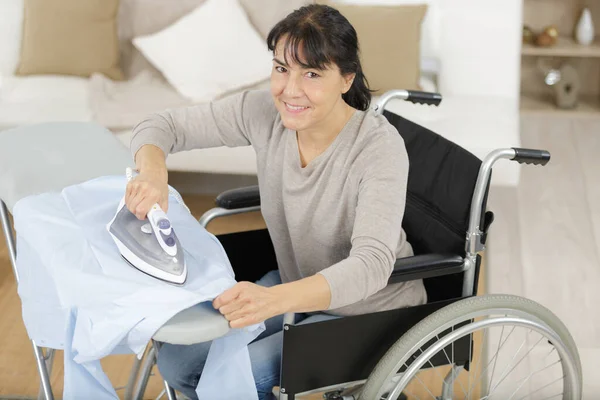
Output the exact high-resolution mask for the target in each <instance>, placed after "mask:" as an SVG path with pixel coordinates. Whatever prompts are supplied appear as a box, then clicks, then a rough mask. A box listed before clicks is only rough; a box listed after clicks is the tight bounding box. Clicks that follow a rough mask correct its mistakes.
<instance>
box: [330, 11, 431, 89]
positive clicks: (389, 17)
mask: <svg viewBox="0 0 600 400" xmlns="http://www.w3.org/2000/svg"><path fill="white" fill-rule="evenodd" d="M319 3H325V4H329V5H330V6H332V7H334V8H336V9H338V10H339V11H340V13H342V14H343V15H344V16H345V17H346V18H347V19H348V21H350V23H351V24H352V26H354V29H355V30H356V32H357V34H358V42H359V47H360V51H361V63H362V66H363V71H364V73H365V76H366V77H367V80H368V81H369V86H370V87H371V89H374V90H377V92H376V93H375V95H379V94H382V93H383V92H385V91H388V90H392V89H413V90H418V89H419V77H420V36H421V21H422V20H423V18H424V16H425V12H426V11H427V6H426V5H398V6H366V5H351V4H341V3H336V2H335V1H333V0H328V1H327V0H322V1H319Z"/></svg>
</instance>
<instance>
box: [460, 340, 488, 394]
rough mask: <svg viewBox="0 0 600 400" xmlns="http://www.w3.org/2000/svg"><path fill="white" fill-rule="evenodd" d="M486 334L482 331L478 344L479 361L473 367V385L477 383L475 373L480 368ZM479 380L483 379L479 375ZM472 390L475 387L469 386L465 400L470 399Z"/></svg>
mask: <svg viewBox="0 0 600 400" xmlns="http://www.w3.org/2000/svg"><path fill="white" fill-rule="evenodd" d="M486 333H487V329H485V330H484V331H483V336H482V338H481V343H480V346H479V353H478V354H479V360H477V365H476V366H475V368H474V369H473V370H474V371H475V378H474V381H475V382H473V383H474V385H476V382H477V371H478V370H479V368H480V367H481V360H483V343H485V335H486ZM470 374H471V371H469V375H470ZM479 378H480V379H483V376H482V375H481V374H480V375H479ZM459 383H460V381H459ZM461 387H462V384H461ZM474 388H475V386H471V385H470V384H469V392H468V393H467V399H470V398H471V391H472V390H473V389H474Z"/></svg>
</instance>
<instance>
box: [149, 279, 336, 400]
mask: <svg viewBox="0 0 600 400" xmlns="http://www.w3.org/2000/svg"><path fill="white" fill-rule="evenodd" d="M256 284H258V285H261V286H265V287H271V286H275V285H279V284H281V277H280V276H279V272H278V271H271V272H269V273H267V274H266V275H265V276H263V277H262V278H261V279H260V280H258V281H257V282H256ZM334 318H338V317H335V316H333V315H327V314H322V313H319V314H312V315H307V314H296V321H295V322H296V323H298V324H307V323H312V322H318V321H324V320H328V319H334ZM282 330H283V315H278V316H276V317H273V318H270V319H268V320H266V321H265V331H264V332H262V333H261V334H260V335H259V336H258V337H257V338H256V339H255V340H254V341H253V342H252V343H250V344H249V345H248V351H249V353H250V362H251V364H252V373H253V375H254V381H255V383H256V389H257V391H258V398H259V399H260V400H266V399H272V398H274V397H273V396H272V390H273V386H278V385H279V366H280V362H281V348H282V346H283V332H282ZM210 344H211V342H205V343H198V344H193V345H187V346H186V345H174V344H169V343H165V344H163V345H162V347H161V348H160V351H159V352H158V361H157V365H158V370H159V371H160V374H161V375H162V376H163V378H164V379H165V380H166V381H167V382H168V383H169V385H170V386H171V387H172V388H173V389H176V390H178V391H180V392H181V393H183V394H185V395H186V396H187V397H189V398H190V399H198V396H197V395H196V386H198V382H199V380H200V374H201V373H202V368H204V363H205V362H206V358H207V356H208V351H209V349H210Z"/></svg>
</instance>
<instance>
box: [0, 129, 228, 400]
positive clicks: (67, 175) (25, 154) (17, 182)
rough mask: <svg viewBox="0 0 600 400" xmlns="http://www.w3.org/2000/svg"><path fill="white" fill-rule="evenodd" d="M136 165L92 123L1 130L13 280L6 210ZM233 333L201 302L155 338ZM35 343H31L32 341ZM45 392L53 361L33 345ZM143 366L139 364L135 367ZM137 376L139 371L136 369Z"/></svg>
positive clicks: (0, 166)
mask: <svg viewBox="0 0 600 400" xmlns="http://www.w3.org/2000/svg"><path fill="white" fill-rule="evenodd" d="M128 166H129V167H134V165H133V161H132V157H131V155H130V153H129V150H128V149H127V148H126V147H125V146H123V145H122V144H121V142H119V141H118V139H117V138H115V137H114V135H113V134H112V133H111V132H110V131H108V130H107V129H105V128H104V127H101V126H98V125H96V124H93V123H85V122H52V123H44V124H36V125H28V126H22V127H19V128H13V129H9V130H5V131H1V132H0V200H2V204H1V206H2V207H1V208H2V210H1V211H2V222H3V226H4V234H5V236H6V240H7V244H8V248H9V253H10V254H9V255H10V258H11V262H12V263H13V270H14V272H15V276H16V277H17V282H18V275H17V270H16V266H15V259H16V254H15V246H14V242H13V241H14V236H13V232H12V228H11V227H10V223H9V221H8V216H7V211H8V212H11V213H12V211H13V207H14V206H15V204H16V203H17V202H18V201H19V200H20V199H23V198H25V197H27V196H31V195H35V194H40V193H46V192H53V191H61V190H62V189H63V188H64V187H66V186H70V185H74V184H78V183H81V182H84V181H87V180H90V179H94V178H97V177H100V176H106V175H120V174H123V173H124V171H125V168H126V167H128ZM228 331H229V324H228V321H227V320H226V319H225V318H224V317H223V316H222V315H221V314H220V313H218V311H216V310H214V309H213V308H212V307H210V305H207V304H198V305H196V306H194V307H191V308H188V309H186V310H184V311H182V312H180V313H179V314H177V315H175V316H174V317H173V318H171V319H170V320H169V321H168V322H167V323H166V324H165V325H163V326H162V327H161V328H160V329H159V330H158V331H157V332H156V334H155V335H154V337H153V339H154V340H156V341H158V342H167V343H173V344H193V343H200V342H206V341H210V340H213V339H215V338H217V337H221V336H223V335H225V334H226V333H227V332H228ZM32 342H33V341H32ZM33 345H34V351H35V353H36V354H35V355H36V361H37V364H38V371H39V372H40V376H41V380H42V391H43V393H44V394H45V397H46V399H48V400H49V399H52V398H53V396H52V393H51V389H50V384H49V380H48V376H49V371H48V370H49V367H50V366H51V359H50V362H44V361H45V360H46V359H47V357H46V356H44V353H43V350H42V348H41V347H38V346H37V345H36V343H35V342H33ZM136 367H139V365H136ZM136 373H137V371H136Z"/></svg>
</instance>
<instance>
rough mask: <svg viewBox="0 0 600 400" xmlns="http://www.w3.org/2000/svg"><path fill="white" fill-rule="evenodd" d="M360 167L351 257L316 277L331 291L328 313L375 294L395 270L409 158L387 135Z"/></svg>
mask: <svg viewBox="0 0 600 400" xmlns="http://www.w3.org/2000/svg"><path fill="white" fill-rule="evenodd" d="M388 133H389V132H388ZM362 161H363V162H361V166H362V167H361V169H362V171H363V173H362V177H361V179H360V182H359V189H358V202H357V206H356V215H355V220H354V224H353V229H352V239H351V241H352V247H351V250H350V254H349V256H348V257H347V258H345V259H344V260H342V261H340V262H338V263H336V264H334V265H332V266H330V267H328V268H325V269H324V270H322V271H320V272H319V273H320V274H322V275H323V276H324V277H325V279H327V282H328V283H329V287H330V289H331V302H330V305H329V307H328V310H333V309H337V308H340V307H344V306H347V305H350V304H353V303H356V302H359V301H361V300H364V299H366V298H367V297H369V296H371V295H373V294H375V293H377V292H378V291H380V290H381V289H383V288H384V287H385V286H386V285H387V282H388V279H389V277H390V275H391V273H392V271H393V269H394V263H395V260H396V249H397V248H398V245H399V240H400V237H401V231H402V218H403V216H404V208H405V201H406V190H407V180H408V155H407V153H406V148H405V147H404V142H403V140H402V138H401V137H400V135H399V134H398V133H397V132H395V133H393V134H391V135H387V136H386V138H385V139H384V140H380V141H379V143H378V144H377V145H376V146H370V147H369V148H367V149H366V153H365V157H363V160H362Z"/></svg>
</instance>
